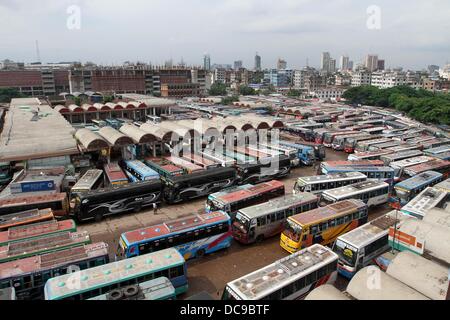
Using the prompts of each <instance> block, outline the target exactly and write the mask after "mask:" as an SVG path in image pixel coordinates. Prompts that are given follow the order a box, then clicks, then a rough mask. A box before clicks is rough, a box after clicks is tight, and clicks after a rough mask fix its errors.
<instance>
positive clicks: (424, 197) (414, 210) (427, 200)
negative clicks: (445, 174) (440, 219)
mask: <svg viewBox="0 0 450 320" xmlns="http://www.w3.org/2000/svg"><path fill="white" fill-rule="evenodd" d="M447 201H448V192H447V191H444V190H441V189H437V188H433V187H428V188H426V189H425V190H423V191H422V192H421V193H419V195H417V196H416V197H415V198H414V199H412V200H411V201H410V202H408V203H407V204H406V205H405V206H403V207H402V208H401V211H402V212H403V213H404V214H408V215H410V216H413V217H415V218H417V219H419V220H422V219H423V217H424V216H425V215H426V214H427V212H428V211H429V210H430V209H433V208H441V207H443V206H444V205H446V203H447Z"/></svg>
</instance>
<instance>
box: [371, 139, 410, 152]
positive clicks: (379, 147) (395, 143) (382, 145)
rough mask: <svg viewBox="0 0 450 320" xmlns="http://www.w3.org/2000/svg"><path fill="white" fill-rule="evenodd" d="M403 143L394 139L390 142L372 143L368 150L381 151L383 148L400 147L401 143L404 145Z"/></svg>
mask: <svg viewBox="0 0 450 320" xmlns="http://www.w3.org/2000/svg"><path fill="white" fill-rule="evenodd" d="M402 144H403V143H402V142H400V141H394V140H391V141H389V142H385V143H380V144H375V145H371V146H370V147H369V149H368V151H380V150H383V149H388V148H393V147H398V146H400V145H402Z"/></svg>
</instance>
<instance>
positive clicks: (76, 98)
mask: <svg viewBox="0 0 450 320" xmlns="http://www.w3.org/2000/svg"><path fill="white" fill-rule="evenodd" d="M73 103H74V104H76V105H77V106H81V98H80V97H73Z"/></svg>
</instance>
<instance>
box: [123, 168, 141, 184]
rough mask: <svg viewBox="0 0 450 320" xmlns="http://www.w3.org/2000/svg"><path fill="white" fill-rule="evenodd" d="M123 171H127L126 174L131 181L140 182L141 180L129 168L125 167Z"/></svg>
mask: <svg viewBox="0 0 450 320" xmlns="http://www.w3.org/2000/svg"><path fill="white" fill-rule="evenodd" d="M123 171H124V172H125V175H126V176H127V178H128V180H129V181H130V182H133V183H135V182H139V181H140V180H139V179H138V178H136V177H135V176H133V175H132V174H131V172H129V171H128V170H126V169H124V170H123Z"/></svg>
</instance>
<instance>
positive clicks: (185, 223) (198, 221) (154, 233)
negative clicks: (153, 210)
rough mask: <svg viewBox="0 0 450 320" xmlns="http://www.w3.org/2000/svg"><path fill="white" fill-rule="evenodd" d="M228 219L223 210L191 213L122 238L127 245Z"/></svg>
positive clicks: (128, 233) (132, 232)
mask: <svg viewBox="0 0 450 320" xmlns="http://www.w3.org/2000/svg"><path fill="white" fill-rule="evenodd" d="M228 220H230V216H229V215H228V214H227V213H226V212H223V211H215V212H211V213H203V214H191V215H189V216H187V217H183V218H179V219H175V220H169V221H166V222H164V223H160V224H156V225H153V226H149V227H145V228H141V229H138V230H133V231H128V232H125V233H123V234H122V236H121V238H122V239H123V240H124V241H125V243H126V244H127V245H130V244H133V243H138V242H141V241H144V240H148V239H153V238H159V237H164V236H166V235H169V234H176V233H179V232H185V231H187V230H190V229H196V228H199V227H201V226H207V225H210V224H213V223H219V222H227V221H228Z"/></svg>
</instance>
